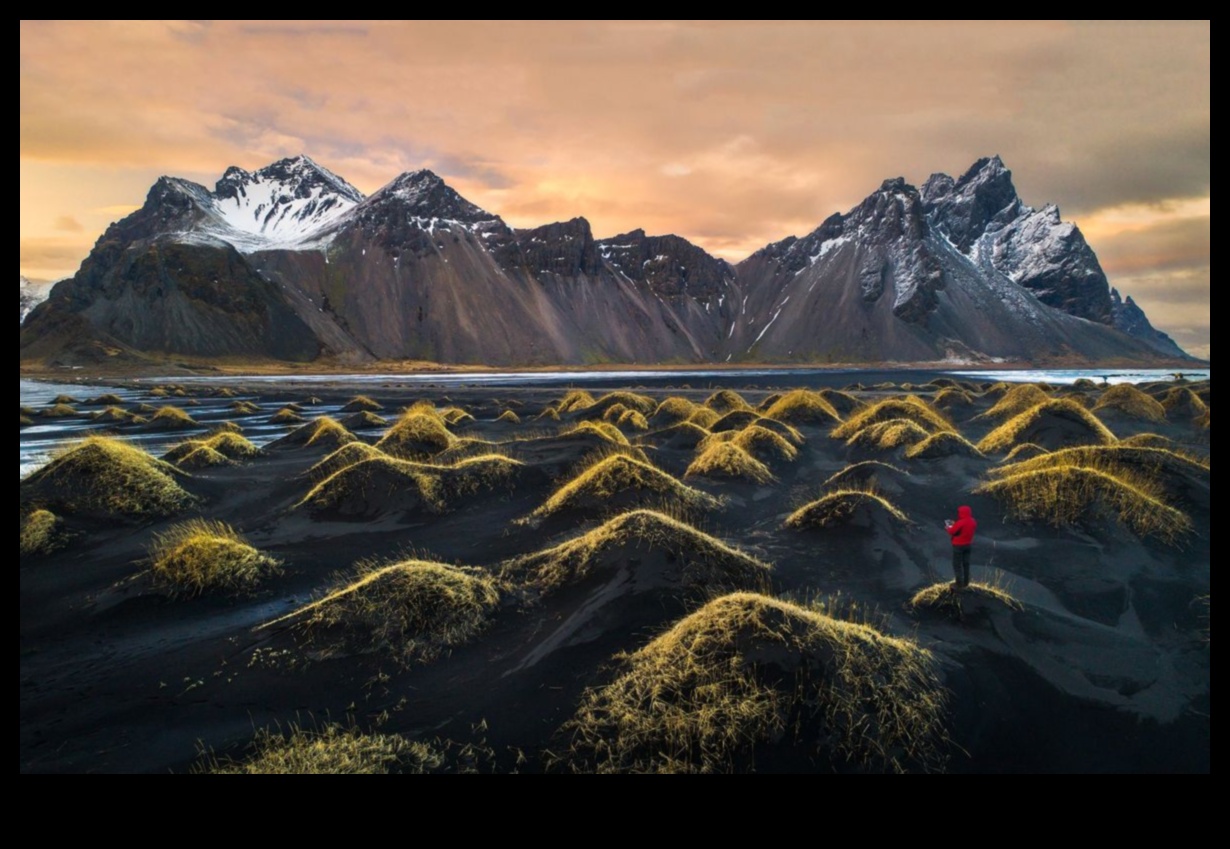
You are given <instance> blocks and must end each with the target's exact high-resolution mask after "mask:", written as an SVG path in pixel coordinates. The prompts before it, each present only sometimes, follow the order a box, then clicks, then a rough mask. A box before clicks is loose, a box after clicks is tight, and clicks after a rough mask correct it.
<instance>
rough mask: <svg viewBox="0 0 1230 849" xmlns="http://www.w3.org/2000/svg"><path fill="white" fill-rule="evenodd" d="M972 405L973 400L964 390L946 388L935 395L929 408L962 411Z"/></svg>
mask: <svg viewBox="0 0 1230 849" xmlns="http://www.w3.org/2000/svg"><path fill="white" fill-rule="evenodd" d="M973 403H974V399H973V398H972V397H971V396H970V394H969V393H968V392H966V391H965V390H964V389H956V388H953V387H947V388H944V389H941V390H940V391H939V392H937V393H935V397H933V398H932V399H931V406H932V407H934V408H935V409H937V410H963V409H965V408H966V407H969V406H970V405H972V404H973Z"/></svg>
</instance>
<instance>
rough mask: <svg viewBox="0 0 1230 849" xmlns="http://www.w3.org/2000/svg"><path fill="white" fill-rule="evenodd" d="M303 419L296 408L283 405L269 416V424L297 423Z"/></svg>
mask: <svg viewBox="0 0 1230 849" xmlns="http://www.w3.org/2000/svg"><path fill="white" fill-rule="evenodd" d="M303 420H304V418H303V416H301V415H299V413H298V412H297V411H296V410H292V409H291V408H290V407H283V408H282V409H280V410H278V411H277V412H276V413H274V414H273V415H272V416H270V417H269V424H299V423H300V422H302V421H303Z"/></svg>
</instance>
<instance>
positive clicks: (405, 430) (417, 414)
mask: <svg viewBox="0 0 1230 849" xmlns="http://www.w3.org/2000/svg"><path fill="white" fill-rule="evenodd" d="M456 439H457V437H455V436H453V434H451V433H449V430H448V428H447V427H445V426H444V420H443V419H442V418H441V417H440V415H439V414H438V413H436V411H435V409H434V408H431V409H430V410H429V409H427V408H424V407H421V406H419V405H415V406H413V407H411V408H410V409H409V410H406V412H404V413H402V415H401V418H399V419H398V420H397V422H396V423H394V425H393V426H392V427H391V428H389V430H388V432H387V433H386V434H385V435H384V436H383V437H382V438H381V439H380V441H379V442H377V443H376V447H377V448H379V449H380V450H381V451H384V452H385V453H387V454H391V455H393V456H395V457H402V458H405V459H423V458H426V457H430V456H431V455H433V454H438V453H440V452H441V451H443V450H445V449H446V448H449V447H450V446H451V445H452V444H453V442H454V441H455V440H456Z"/></svg>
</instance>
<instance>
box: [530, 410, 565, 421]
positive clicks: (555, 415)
mask: <svg viewBox="0 0 1230 849" xmlns="http://www.w3.org/2000/svg"><path fill="white" fill-rule="evenodd" d="M534 418H535V419H536V420H541V419H547V420H548V421H552V422H557V421H559V411H558V410H556V409H555V408H554V407H544V408H543V411H542V412H541V413H539V414H538V415H536V416H534Z"/></svg>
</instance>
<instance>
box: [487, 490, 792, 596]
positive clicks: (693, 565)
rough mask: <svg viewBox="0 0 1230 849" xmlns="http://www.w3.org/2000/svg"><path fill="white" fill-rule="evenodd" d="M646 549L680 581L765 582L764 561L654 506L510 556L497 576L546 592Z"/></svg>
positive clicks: (726, 585) (730, 585)
mask: <svg viewBox="0 0 1230 849" xmlns="http://www.w3.org/2000/svg"><path fill="white" fill-rule="evenodd" d="M651 552H662V553H664V554H665V555H666V559H667V560H668V561H669V562H670V563H671V564H673V568H674V569H676V570H677V571H678V582H679V583H680V584H682V585H684V586H685V587H689V588H696V589H701V590H712V589H715V588H721V589H724V590H732V589H763V588H764V587H765V586H767V583H768V571H769V566H768V565H766V564H765V563H762V562H760V561H759V560H757V559H755V558H754V557H751V556H749V555H747V554H744V553H743V552H742V551H740V550H738V549H737V548H733V547H731V546H729V545H727V544H726V543H724V542H722V541H721V540H719V539H717V538H716V537H712V536H710V535H708V534H706V533H703V532H701V531H698V530H697V529H696V528H694V527H692V526H691V525H689V524H687V523H685V522H682V521H680V520H678V519H674V518H671V517H670V516H667V515H666V514H664V513H660V512H658V511H655V510H631V511H629V512H627V513H623V514H621V515H619V516H616V517H615V518H613V519H610V520H609V521H607V522H605V523H604V524H602V525H601V526H600V527H598V528H595V529H594V530H592V531H588V532H587V533H584V534H582V535H580V536H578V537H576V538H574V539H570V540H568V541H566V542H562V543H560V544H559V545H556V546H553V547H551V548H548V549H546V550H545V551H540V552H537V553H534V554H527V555H525V556H522V557H518V558H515V559H513V560H510V561H508V562H507V563H506V564H505V565H504V567H503V568H502V569H501V571H500V576H501V578H502V579H503V580H505V581H507V582H509V583H511V584H515V585H520V586H526V587H531V588H533V589H534V590H535V591H536V592H538V593H540V594H545V593H548V592H552V591H554V590H556V589H558V588H560V587H562V586H565V585H567V584H572V583H575V582H577V581H580V580H582V579H583V578H585V577H586V576H587V575H589V574H590V573H591V572H593V571H594V570H595V569H597V568H599V567H600V565H601V564H602V563H603V562H610V563H620V564H623V563H626V562H628V560H630V559H637V560H639V559H642V558H643V557H644V555H645V554H648V553H651Z"/></svg>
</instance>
